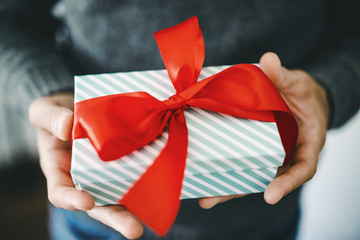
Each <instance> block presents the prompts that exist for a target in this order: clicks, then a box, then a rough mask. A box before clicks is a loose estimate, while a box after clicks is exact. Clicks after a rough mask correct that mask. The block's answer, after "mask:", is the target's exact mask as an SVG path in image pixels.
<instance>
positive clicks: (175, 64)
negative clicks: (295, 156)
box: [73, 17, 297, 235]
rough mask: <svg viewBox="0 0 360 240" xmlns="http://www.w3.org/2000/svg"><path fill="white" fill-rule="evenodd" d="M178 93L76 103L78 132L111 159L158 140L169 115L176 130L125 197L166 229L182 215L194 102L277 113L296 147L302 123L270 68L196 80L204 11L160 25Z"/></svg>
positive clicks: (286, 139)
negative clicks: (187, 114)
mask: <svg viewBox="0 0 360 240" xmlns="http://www.w3.org/2000/svg"><path fill="white" fill-rule="evenodd" d="M155 38H156V41H157V43H158V46H159V48H160V52H161V55H162V58H163V60H164V63H165V66H166V69H167V71H168V74H169V76H170V79H171V81H172V83H173V86H174V87H175V89H176V95H174V96H171V97H170V98H169V99H168V100H165V101H159V100H157V99H156V98H154V97H152V96H151V95H149V94H148V93H146V92H132V93H123V94H115V95H109V96H104V97H98V98H93V99H88V100H85V101H81V102H78V103H77V104H76V105H75V119H74V128H73V139H78V138H89V139H90V141H91V143H92V144H93V146H94V148H95V149H96V151H97V152H98V154H99V156H100V158H101V159H102V160H104V161H110V160H114V159H118V158H120V157H122V156H125V155H127V154H129V153H131V152H132V151H134V150H136V149H138V148H140V147H142V146H145V145H147V144H148V143H150V142H151V141H153V140H154V139H155V138H156V137H157V136H158V135H159V134H160V133H161V132H162V131H163V129H164V127H165V125H166V124H167V123H169V138H168V141H167V143H166V146H165V147H164V148H163V149H162V151H161V153H160V154H159V156H158V157H157V158H156V159H155V160H154V163H153V164H152V165H151V166H150V167H149V168H148V169H147V170H146V172H145V173H144V174H143V175H142V176H141V177H140V179H139V180H138V181H137V182H135V184H134V185H133V186H132V187H131V188H130V189H129V190H128V192H127V193H126V194H125V195H124V196H123V198H122V199H120V200H119V203H120V204H121V205H124V206H125V207H126V208H127V209H128V210H129V211H131V212H133V213H134V214H135V215H136V216H137V217H139V218H140V219H141V220H142V221H143V222H144V223H145V224H147V225H148V226H149V227H150V228H152V229H153V230H154V231H155V232H157V233H158V234H159V235H165V234H166V232H167V231H168V230H169V228H170V226H171V225H172V223H173V221H174V220H175V218H176V215H177V212H178V209H179V205H180V200H179V199H180V193H181V189H182V181H183V177H184V170H185V163H186V156H187V145H188V133H187V126H186V122H185V117H184V110H185V109H186V108H188V107H189V106H194V107H199V108H203V109H207V110H211V111H215V112H220V113H225V114H230V115H233V116H237V117H242V118H249V119H256V120H260V121H270V122H274V121H276V122H277V124H278V128H279V132H280V136H281V139H282V142H283V145H284V148H285V151H286V159H289V156H290V155H291V153H292V151H293V149H294V146H295V142H296V138H297V124H296V121H295V119H294V118H293V116H292V114H291V112H290V110H289V109H288V107H287V105H286V104H285V102H284V101H283V99H282V98H281V96H280V94H279V93H278V92H277V90H276V88H275V87H274V86H273V84H272V83H271V81H270V80H269V79H268V78H267V77H266V75H265V74H264V73H263V72H262V71H261V70H260V69H259V68H258V67H256V66H254V65H251V64H240V65H236V66H233V67H230V68H228V69H226V70H224V71H222V72H220V73H218V74H215V75H213V76H211V77H209V78H207V79H204V80H203V81H200V82H197V79H198V76H199V73H200V71H201V68H202V65H203V61H204V56H205V53H204V52H205V47H204V41H203V37H202V33H201V30H200V27H199V23H198V20H197V17H192V18H190V19H188V20H187V21H185V22H183V23H180V24H178V25H176V26H173V27H171V28H167V29H164V30H162V31H159V32H157V33H155Z"/></svg>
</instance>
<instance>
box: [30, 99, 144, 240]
mask: <svg viewBox="0 0 360 240" xmlns="http://www.w3.org/2000/svg"><path fill="white" fill-rule="evenodd" d="M73 105H74V97H73V95H72V94H69V93H62V94H56V95H52V96H49V97H43V98H39V99H37V100H35V101H34V102H33V103H32V104H31V106H30V109H29V118H30V122H31V123H32V124H33V125H34V126H35V127H36V128H37V135H38V144H37V145H38V151H39V156H40V166H41V169H42V171H43V173H44V175H45V177H46V180H47V189H48V197H49V201H50V202H51V203H52V204H53V205H54V206H56V207H58V208H64V209H68V210H74V211H77V210H84V211H87V213H88V214H89V215H90V216H91V217H93V218H95V219H97V220H99V221H100V222H102V223H104V224H106V225H108V226H110V227H111V228H113V229H115V230H116V231H118V232H120V233H121V234H123V235H124V236H125V237H127V238H129V239H134V238H138V237H140V236H141V235H142V232H143V228H142V225H141V223H140V222H139V220H137V218H136V217H135V216H134V215H132V214H131V213H130V212H128V211H126V210H125V209H124V208H123V207H121V206H106V207H94V199H93V198H92V197H91V196H90V195H89V194H87V193H86V192H84V191H79V190H77V189H75V187H74V184H73V182H72V179H71V176H70V166H71V142H70V138H71V129H72V123H73V111H72V109H73Z"/></svg>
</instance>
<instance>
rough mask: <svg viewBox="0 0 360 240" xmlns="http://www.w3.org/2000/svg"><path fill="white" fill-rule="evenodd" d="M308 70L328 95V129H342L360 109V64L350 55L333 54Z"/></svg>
mask: <svg viewBox="0 0 360 240" xmlns="http://www.w3.org/2000/svg"><path fill="white" fill-rule="evenodd" d="M306 70H307V71H308V73H309V74H310V75H311V76H312V77H313V78H314V79H315V80H316V81H317V82H318V83H319V84H320V85H321V86H323V87H324V89H325V91H326V93H327V97H328V102H329V107H330V121H329V124H328V128H329V129H330V128H336V127H340V126H341V125H343V124H344V123H345V122H346V121H347V120H349V119H350V118H351V117H352V116H353V115H354V114H355V113H356V112H357V111H358V109H359V107H360V101H359V99H360V63H359V62H358V61H356V60H354V59H352V58H350V57H349V56H348V55H345V54H337V55H335V54H333V55H332V56H329V57H328V58H326V57H324V58H323V59H321V61H320V62H319V61H318V62H317V64H314V65H312V66H310V67H309V68H308V69H306Z"/></svg>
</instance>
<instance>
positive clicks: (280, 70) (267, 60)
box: [259, 52, 289, 91]
mask: <svg viewBox="0 0 360 240" xmlns="http://www.w3.org/2000/svg"><path fill="white" fill-rule="evenodd" d="M259 64H260V68H261V69H262V70H263V72H264V73H265V74H266V75H267V76H268V77H269V78H270V80H271V81H272V82H273V83H274V85H275V87H276V88H277V89H278V90H279V91H282V90H284V89H286V88H287V87H288V84H289V83H288V81H287V78H286V75H287V74H288V70H287V69H286V68H284V67H281V62H280V59H279V57H278V55H276V54H275V53H273V52H267V53H265V54H264V55H262V57H261V58H260V61H259Z"/></svg>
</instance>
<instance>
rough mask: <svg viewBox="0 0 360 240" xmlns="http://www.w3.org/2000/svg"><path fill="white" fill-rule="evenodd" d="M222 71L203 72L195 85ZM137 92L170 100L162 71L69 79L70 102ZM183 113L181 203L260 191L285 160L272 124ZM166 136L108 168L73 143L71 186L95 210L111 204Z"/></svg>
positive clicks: (81, 142)
mask: <svg viewBox="0 0 360 240" xmlns="http://www.w3.org/2000/svg"><path fill="white" fill-rule="evenodd" d="M228 67H229V66H216V67H204V68H203V69H202V71H201V73H200V76H199V81H201V80H202V79H204V78H206V77H209V76H210V75H213V74H215V73H217V72H220V71H222V70H224V69H226V68H228ZM137 91H146V92H148V93H150V94H151V95H152V96H154V97H156V98H157V99H159V100H166V99H168V98H169V96H172V95H174V94H175V89H174V87H173V86H172V84H171V81H170V79H169V77H168V75H167V72H166V70H157V71H139V72H127V73H112V74H100V75H85V76H76V77H75V102H79V101H83V100H85V99H90V98H95V97H100V96H105V95H110V94H116V93H125V92H137ZM184 113H185V118H186V123H187V126H188V133H189V143H188V156H187V160H186V170H185V178H184V181H183V189H182V192H181V198H182V199H186V198H200V197H210V196H223V195H232V194H242V193H255V192H263V191H264V190H265V188H266V186H267V185H268V184H269V183H270V182H271V181H272V180H273V179H274V177H275V174H276V171H277V168H278V167H279V166H281V165H282V164H283V160H284V156H285V152H284V148H283V146H282V143H281V139H280V136H279V132H278V128H277V125H276V123H275V122H261V121H256V120H248V119H244V118H239V117H233V116H230V115H226V114H221V113H217V112H213V111H207V110H203V109H200V108H189V109H187V110H186V111H185V112H184ZM167 136H168V134H167V129H165V130H164V132H163V133H162V134H161V135H160V136H158V138H157V139H156V140H155V141H154V142H152V143H150V144H148V145H147V146H145V147H143V148H141V149H138V150H136V151H134V152H133V153H131V154H129V155H127V156H125V157H122V158H120V159H118V160H115V161H111V162H105V161H102V160H101V159H100V158H99V156H98V154H97V152H96V151H95V150H94V147H93V146H92V145H91V143H90V142H89V140H88V139H86V138H83V139H76V140H74V141H73V152H72V167H71V175H72V177H73V180H74V183H75V184H76V186H77V187H78V188H79V189H82V190H84V191H86V192H88V193H89V194H90V195H92V196H93V197H94V199H95V202H96V204H97V205H109V204H116V203H117V202H118V199H121V196H122V195H123V194H124V193H126V191H127V189H128V188H129V187H130V186H132V184H133V183H134V182H135V181H136V180H137V179H138V178H139V177H140V176H141V175H142V173H143V172H144V171H145V170H146V169H147V168H148V167H149V165H150V164H151V163H152V161H153V160H154V159H155V157H156V156H157V155H158V154H159V152H160V150H161V149H162V148H163V147H164V145H165V142H166V140H167Z"/></svg>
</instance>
